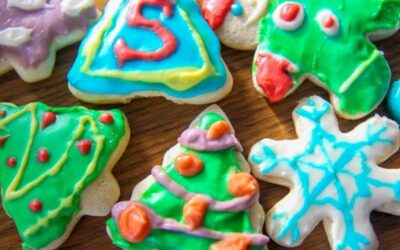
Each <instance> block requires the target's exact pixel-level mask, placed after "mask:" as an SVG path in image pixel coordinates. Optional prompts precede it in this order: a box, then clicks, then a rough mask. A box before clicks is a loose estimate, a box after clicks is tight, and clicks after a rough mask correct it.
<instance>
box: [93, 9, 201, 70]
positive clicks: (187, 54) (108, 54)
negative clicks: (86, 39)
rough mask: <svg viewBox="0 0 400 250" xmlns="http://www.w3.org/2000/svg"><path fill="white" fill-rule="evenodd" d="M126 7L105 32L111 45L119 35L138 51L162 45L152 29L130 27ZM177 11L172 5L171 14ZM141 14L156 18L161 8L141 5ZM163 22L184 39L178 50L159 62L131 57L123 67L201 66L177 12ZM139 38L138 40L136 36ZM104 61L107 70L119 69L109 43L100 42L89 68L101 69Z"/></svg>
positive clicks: (103, 66) (134, 68) (195, 48)
mask: <svg viewBox="0 0 400 250" xmlns="http://www.w3.org/2000/svg"><path fill="white" fill-rule="evenodd" d="M127 11H128V8H125V9H123V10H122V12H121V15H119V16H118V17H117V18H116V20H115V21H114V28H113V29H112V30H111V31H110V32H107V34H106V35H105V37H104V39H105V40H107V41H109V42H110V43H111V44H115V42H116V41H117V40H118V39H119V38H123V39H124V40H125V41H126V43H127V45H128V46H129V47H131V48H134V49H136V50H139V51H155V50H157V49H159V48H161V47H162V45H163V44H162V41H161V39H160V38H159V37H158V36H157V35H156V34H155V33H154V32H153V31H150V30H147V29H142V28H138V27H130V26H128V25H127V23H126V22H125V20H126V15H127ZM177 12H178V10H177V8H175V13H177ZM142 13H143V16H144V17H146V18H148V19H156V18H157V19H158V20H160V15H161V16H163V14H162V10H161V9H160V8H150V7H148V6H146V7H145V8H143V11H142ZM163 24H164V26H165V27H166V28H168V29H169V30H171V31H172V30H178V31H179V32H175V33H174V35H175V36H176V38H177V40H178V41H185V45H184V46H180V47H179V49H178V50H177V51H176V52H175V53H173V54H172V55H171V56H169V57H167V58H165V59H164V60H161V61H142V60H132V61H127V62H126V63H125V65H124V69H125V70H127V71H130V70H137V69H140V70H144V71H146V70H153V69H155V68H157V69H170V68H176V67H187V66H193V67H201V66H202V64H203V61H202V59H201V57H200V55H199V53H200V51H199V49H198V47H197V45H196V43H195V41H194V40H193V39H192V33H191V31H189V29H188V28H187V24H186V23H185V21H184V20H183V18H182V16H180V15H173V16H172V17H169V18H163ZM138 38H140V39H138ZM104 62H107V65H106V68H107V69H119V66H118V62H117V58H116V57H115V54H114V51H113V49H112V48H111V47H110V46H109V43H108V42H107V43H103V44H102V46H101V48H100V50H99V53H98V54H97V56H96V58H95V60H94V63H95V64H94V65H93V66H92V67H91V69H93V70H98V69H102V68H105V63H104Z"/></svg>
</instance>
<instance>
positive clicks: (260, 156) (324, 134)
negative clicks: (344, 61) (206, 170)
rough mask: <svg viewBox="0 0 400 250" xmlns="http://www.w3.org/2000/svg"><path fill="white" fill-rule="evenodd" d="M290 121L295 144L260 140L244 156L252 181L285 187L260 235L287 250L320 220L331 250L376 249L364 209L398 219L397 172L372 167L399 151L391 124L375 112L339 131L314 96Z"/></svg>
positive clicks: (396, 131)
mask: <svg viewBox="0 0 400 250" xmlns="http://www.w3.org/2000/svg"><path fill="white" fill-rule="evenodd" d="M293 119H294V121H295V126H296V131H297V134H298V135H299V138H298V139H296V140H284V141H275V140H271V139H265V140H262V141H260V142H258V143H257V144H256V145H255V146H254V147H253V148H252V150H251V152H250V162H251V164H252V166H253V173H254V174H255V175H256V176H257V177H258V178H260V179H262V180H265V181H268V182H272V183H277V184H279V185H283V186H286V187H288V188H290V189H291V191H290V192H289V194H288V195H287V196H286V197H285V198H283V199H282V200H281V201H280V202H279V203H278V204H276V205H275V206H274V207H273V208H272V209H271V210H270V211H269V212H268V213H267V219H266V229H267V232H268V233H269V234H270V235H271V237H272V238H273V239H274V241H275V242H277V243H279V244H282V245H284V246H287V247H293V246H298V245H300V244H301V243H302V242H303V240H304V239H305V238H306V237H307V236H308V235H309V234H310V233H311V231H312V230H313V229H314V228H315V227H316V226H317V224H318V223H319V222H321V221H322V223H323V225H324V227H325V230H326V233H327V236H328V239H329V242H330V244H331V247H332V249H354V250H356V249H377V248H378V245H379V243H378V240H377V237H376V235H375V233H374V230H373V228H372V225H371V222H370V214H371V212H372V211H373V210H378V211H381V212H385V213H390V214H393V215H398V216H400V169H384V168H381V167H379V166H378V164H380V163H382V162H383V161H385V160H386V159H387V158H389V157H390V156H391V155H393V154H394V153H395V152H397V151H398V149H399V143H400V131H399V127H398V125H397V124H396V123H395V122H394V121H391V120H389V119H387V118H385V117H381V116H379V115H376V116H375V117H373V118H370V119H369V120H367V121H366V122H364V123H361V124H360V125H359V126H357V127H356V128H355V129H354V130H353V131H351V132H349V133H342V132H340V130H339V128H338V123H337V120H336V117H335V114H334V111H333V108H332V106H331V105H330V104H329V103H328V102H326V101H325V100H323V99H322V98H320V97H316V96H314V97H311V98H309V99H307V100H303V101H302V102H300V104H299V106H298V107H297V108H296V110H295V111H294V113H293Z"/></svg>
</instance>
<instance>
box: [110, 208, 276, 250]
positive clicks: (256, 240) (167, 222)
mask: <svg viewBox="0 0 400 250" xmlns="http://www.w3.org/2000/svg"><path fill="white" fill-rule="evenodd" d="M130 204H138V205H140V206H142V207H143V208H144V209H145V210H146V212H147V214H148V215H149V217H150V220H151V223H152V227H153V229H163V230H168V231H174V232H181V233H185V234H188V235H192V236H196V237H202V238H209V239H213V240H222V239H225V238H226V237H228V236H229V235H232V234H229V233H221V232H218V231H215V230H211V229H207V228H204V227H202V228H199V229H196V230H192V229H191V228H190V227H189V226H186V225H183V224H180V223H179V222H177V221H175V220H171V219H164V218H161V217H160V216H158V215H157V214H156V213H155V212H154V211H153V210H152V209H151V208H149V207H147V206H144V205H143V204H141V203H140V202H133V201H125V202H120V203H118V204H116V205H115V206H114V208H113V210H112V216H113V218H114V219H116V220H117V219H118V216H119V214H120V212H121V211H122V210H123V209H125V208H126V207H128V206H129V205H130ZM242 235H244V236H246V237H247V238H248V239H250V240H251V245H253V246H264V245H266V244H267V243H268V242H269V238H268V237H267V236H265V235H262V234H242Z"/></svg>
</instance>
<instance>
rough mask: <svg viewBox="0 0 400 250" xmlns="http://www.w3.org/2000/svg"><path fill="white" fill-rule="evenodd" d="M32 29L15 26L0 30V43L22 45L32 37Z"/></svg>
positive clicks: (11, 45)
mask: <svg viewBox="0 0 400 250" xmlns="http://www.w3.org/2000/svg"><path fill="white" fill-rule="evenodd" d="M32 31H33V30H32V29H28V28H25V27H13V28H7V29H4V30H0V45H3V46H9V47H20V46H21V45H23V44H25V43H27V42H28V41H29V40H30V39H31V34H32Z"/></svg>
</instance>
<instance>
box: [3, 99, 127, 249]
mask: <svg viewBox="0 0 400 250" xmlns="http://www.w3.org/2000/svg"><path fill="white" fill-rule="evenodd" d="M129 138H130V129H129V125H128V123H127V121H126V118H125V116H124V114H123V113H122V112H121V111H119V110H110V111H94V110H89V109H86V108H83V107H72V108H52V107H48V106H46V105H44V104H42V103H30V104H27V105H24V106H21V107H17V106H14V105H11V104H5V103H4V104H0V162H1V164H0V168H1V169H0V172H1V176H0V183H1V195H2V204H3V208H4V210H5V211H6V212H7V214H8V215H9V216H10V217H11V218H12V219H13V220H14V223H15V225H16V227H17V229H18V232H19V234H20V236H21V238H22V240H23V244H22V245H23V248H24V249H56V248H58V247H59V246H60V245H61V244H62V243H63V242H64V241H65V240H66V239H67V238H68V237H69V235H70V234H71V232H72V230H73V229H74V227H75V225H76V224H77V223H78V221H79V219H80V218H81V217H82V216H84V215H89V216H105V215H107V214H108V213H109V212H110V210H111V207H112V206H113V205H114V203H115V202H116V201H117V200H118V197H119V193H120V191H119V186H118V183H117V182H116V180H115V178H114V176H113V175H112V174H111V170H112V168H113V167H114V165H115V164H116V162H117V161H118V160H119V158H120V157H121V155H122V154H123V152H124V151H125V148H126V146H127V144H128V141H129Z"/></svg>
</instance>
